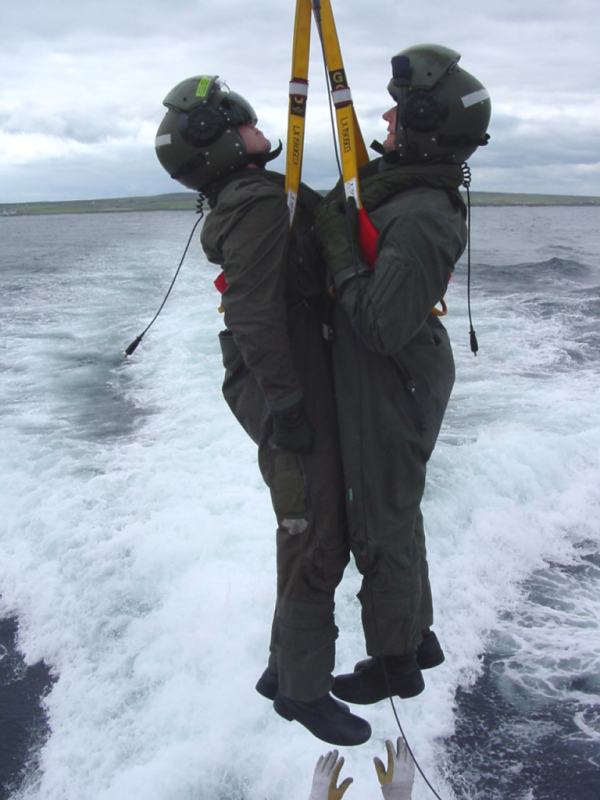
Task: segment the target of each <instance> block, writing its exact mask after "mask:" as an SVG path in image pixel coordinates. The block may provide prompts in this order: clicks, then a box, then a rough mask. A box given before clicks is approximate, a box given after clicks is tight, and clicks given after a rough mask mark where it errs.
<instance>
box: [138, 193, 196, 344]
mask: <svg viewBox="0 0 600 800" xmlns="http://www.w3.org/2000/svg"><path fill="white" fill-rule="evenodd" d="M204 199H205V198H204V195H203V194H202V193H201V192H200V193H199V194H198V200H197V202H196V214H199V215H200V216H199V217H198V219H197V220H196V222H195V223H194V225H193V227H192V230H191V232H190V235H189V237H188V240H187V242H186V245H185V248H184V250H183V255H182V256H181V259H180V261H179V264H178V266H177V269H176V270H175V275H173V279H172V281H171V284H170V286H169V288H168V289H167V293H166V295H165V296H164V298H163V301H162V303H161V304H160V306H159V308H158V311H157V312H156V314H155V315H154V316H153V317H152V319H151V320H150V322H149V323H148V324H147V325H146V327H145V328H144V330H143V331H142V332H141V333H140V334H139V336H136V338H135V339H134V340H133V342H131V344H130V345H129V346H128V347H127V348H126V349H125V352H124V354H123V355H124V357H125V358H127V357H128V356H130V355H132V353H134V352H135V350H136V349H137V347H138V345H139V344H140V343H141V341H142V339H143V338H144V336H145V335H146V333H147V332H148V331H149V330H150V328H151V327H152V326H153V325H154V323H155V322H156V320H157V319H158V315H159V314H160V312H161V311H162V310H163V308H164V306H165V303H166V302H167V300H168V299H169V295H170V294H171V290H172V289H173V286H174V285H175V281H176V280H177V276H178V275H179V272H180V270H181V267H182V266H183V262H184V260H185V257H186V255H187V252H188V250H189V249H190V244H191V243H192V238H193V236H194V233H195V232H196V228H197V227H198V225H199V224H200V223H201V222H202V220H203V218H204V208H203V203H204Z"/></svg>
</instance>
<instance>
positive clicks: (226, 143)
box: [155, 75, 264, 192]
mask: <svg viewBox="0 0 600 800" xmlns="http://www.w3.org/2000/svg"><path fill="white" fill-rule="evenodd" d="M163 105H165V106H166V107H167V109H168V110H167V113H166V114H165V116H164V118H163V121H162V122H161V123H160V125H159V127H158V131H157V133H156V139H155V149H156V155H157V156H158V160H159V161H160V163H161V164H162V166H163V167H164V168H165V169H166V170H167V172H168V173H169V175H170V176H171V177H172V178H174V179H175V180H177V181H179V182H180V183H182V184H183V185H184V186H187V187H188V188H189V189H195V190H196V191H200V192H203V191H204V190H205V189H207V188H208V186H210V184H211V183H213V182H214V181H215V180H217V179H219V178H222V177H224V176H225V175H228V174H229V173H231V172H234V171H235V170H237V169H240V168H242V167H244V166H246V165H247V164H248V163H249V162H250V161H251V160H253V158H252V157H249V156H248V154H247V153H246V148H245V146H244V142H243V141H242V137H241V136H240V134H239V131H238V127H239V126H240V125H247V124H255V123H256V119H257V118H256V112H255V111H254V109H253V108H252V106H251V105H250V103H249V102H248V101H247V100H245V99H244V98H243V97H242V96H241V95H239V94H237V93H236V92H232V91H230V89H229V87H228V86H227V84H226V83H224V82H223V81H221V80H220V79H219V76H218V75H197V76H195V77H192V78H187V79H186V80H184V81H182V82H181V83H178V84H177V86H175V88H173V89H171V91H170V92H169V93H168V95H167V96H166V97H165V99H164V100H163ZM263 159H264V157H263Z"/></svg>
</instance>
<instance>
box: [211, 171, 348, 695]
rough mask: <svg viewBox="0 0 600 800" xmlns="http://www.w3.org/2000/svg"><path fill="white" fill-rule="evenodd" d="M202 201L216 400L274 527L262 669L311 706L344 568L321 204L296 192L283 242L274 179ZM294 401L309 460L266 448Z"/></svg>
mask: <svg viewBox="0 0 600 800" xmlns="http://www.w3.org/2000/svg"><path fill="white" fill-rule="evenodd" d="M209 199H210V203H211V208H212V210H211V213H210V214H209V215H208V217H207V219H206V222H205V224H204V228H203V231H202V246H203V248H204V251H205V253H206V255H207V257H208V259H209V260H210V261H212V262H214V263H216V264H219V265H221V266H222V268H223V271H224V274H225V279H226V281H227V284H228V288H227V289H226V291H225V292H224V294H223V295H222V303H223V308H224V315H225V323H226V325H227V329H226V330H224V331H223V332H222V333H221V334H220V337H219V338H220V343H221V349H222V354H223V364H224V367H225V378H224V383H223V394H224V396H225V399H226V401H227V403H228V404H229V406H230V408H231V409H232V411H233V413H234V415H235V416H236V418H237V419H238V421H239V422H240V424H241V425H242V426H243V427H244V429H245V430H246V432H247V433H248V434H249V435H250V436H251V437H252V439H253V440H254V441H255V442H256V443H257V444H258V447H259V453H258V457H259V466H260V469H261V473H262V475H263V478H264V480H265V482H266V483H267V485H268V486H269V488H270V492H271V499H272V503H273V508H274V510H275V514H276V517H277V523H278V528H277V603H276V608H275V615H274V621H273V627H272V637H271V645H270V651H271V655H270V659H269V668H270V669H271V670H272V671H274V672H277V673H278V677H279V691H280V692H281V694H283V695H285V696H287V697H291V698H293V699H295V700H303V701H309V700H314V699H316V698H317V697H321V696H323V695H325V694H327V693H328V692H329V689H330V688H331V684H332V678H331V673H332V671H333V668H334V661H335V640H336V638H337V628H336V626H335V623H334V592H335V588H336V586H337V585H338V583H339V582H340V580H341V578H342V574H343V571H344V568H345V566H346V564H347V563H348V560H349V548H348V535H347V526H346V520H345V508H344V496H343V479H342V468H341V461H340V455H339V443H338V436H337V418H336V410H335V402H334V397H333V378H332V371H331V353H330V345H329V344H328V343H327V342H326V341H325V339H324V338H323V335H322V325H321V322H322V320H321V316H322V303H323V294H324V286H325V272H324V265H323V263H322V260H321V257H320V253H319V249H318V247H317V244H316V239H315V236H314V233H313V220H314V212H315V209H316V206H317V204H318V203H319V202H320V200H321V198H320V197H319V196H318V195H317V194H316V193H314V192H312V191H311V190H310V189H308V187H302V190H301V192H300V196H299V202H298V208H297V211H296V219H295V222H294V227H293V231H292V233H291V234H290V230H289V219H288V211H287V205H286V199H285V194H284V190H283V176H280V175H277V174H276V173H272V172H268V171H266V170H263V169H246V170H243V171H241V172H238V173H236V174H235V175H233V176H232V177H230V178H229V179H228V180H226V181H225V182H224V183H223V185H222V186H220V187H217V191H215V192H213V194H212V196H210V197H209ZM300 399H302V400H303V403H304V408H305V411H306V414H307V416H308V419H309V421H310V424H311V425H312V428H313V430H314V432H315V439H314V447H313V450H312V452H310V453H308V454H306V455H298V454H295V453H292V452H286V451H283V450H277V449H274V448H273V447H272V445H271V443H270V436H271V433H272V416H271V412H272V411H282V410H285V409H287V408H289V407H290V406H293V405H294V404H295V403H297V402H298V401H299V400H300ZM231 478H232V480H235V479H236V474H235V461H234V460H232V467H231ZM249 566H250V568H251V565H249ZM240 624H243V621H242V620H240Z"/></svg>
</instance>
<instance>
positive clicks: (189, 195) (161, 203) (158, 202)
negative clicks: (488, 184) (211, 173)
mask: <svg viewBox="0 0 600 800" xmlns="http://www.w3.org/2000/svg"><path fill="white" fill-rule="evenodd" d="M471 202H472V204H473V205H475V206H600V197H583V196H579V195H559V194H512V193H504V192H471ZM195 206H196V194H194V193H193V192H178V193H172V194H158V195H151V196H148V197H116V198H104V199H98V200H60V201H55V202H38V203H0V217H22V216H30V215H32V214H110V213H122V212H127V211H193V210H194V209H195Z"/></svg>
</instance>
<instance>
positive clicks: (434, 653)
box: [354, 630, 445, 672]
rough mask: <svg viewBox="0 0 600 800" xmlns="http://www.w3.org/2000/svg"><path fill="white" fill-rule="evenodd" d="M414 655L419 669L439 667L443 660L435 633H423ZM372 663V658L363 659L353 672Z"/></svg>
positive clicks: (442, 652)
mask: <svg viewBox="0 0 600 800" xmlns="http://www.w3.org/2000/svg"><path fill="white" fill-rule="evenodd" d="M416 655H417V666H418V667H419V669H432V668H433V667H439V665H440V664H443V663H444V660H445V657H444V651H443V650H442V646H441V644H440V643H439V640H438V638H437V636H436V635H435V633H434V632H433V631H430V630H426V631H423V638H422V639H421V644H420V645H419V646H418V647H417V653H416ZM372 661H373V659H372V658H364V659H363V660H362V661H357V663H356V664H355V665H354V671H355V672H357V671H359V670H361V669H364V668H365V667H368V666H369V664H370V663H371V662H372Z"/></svg>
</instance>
